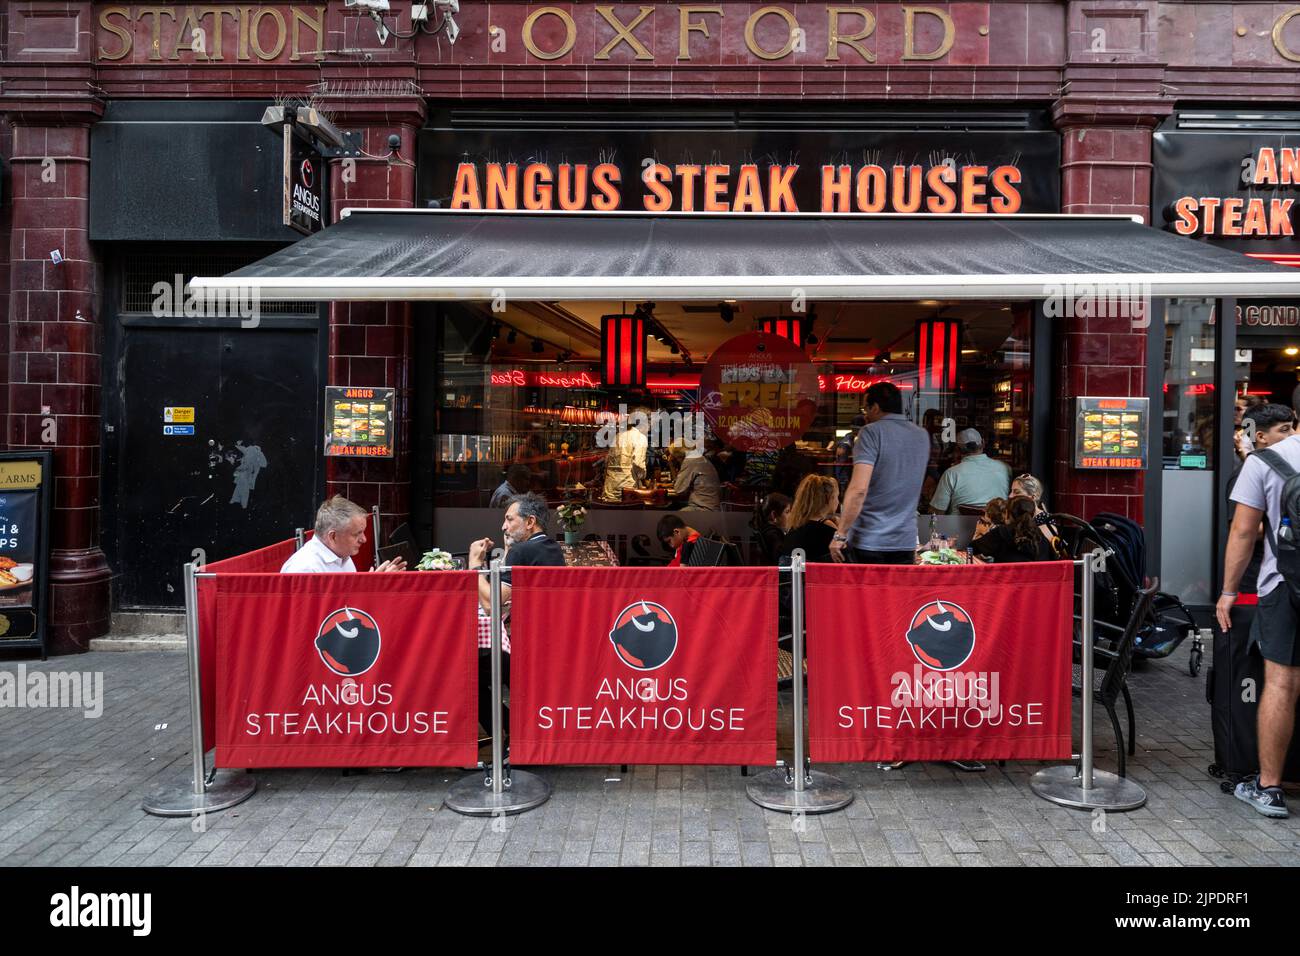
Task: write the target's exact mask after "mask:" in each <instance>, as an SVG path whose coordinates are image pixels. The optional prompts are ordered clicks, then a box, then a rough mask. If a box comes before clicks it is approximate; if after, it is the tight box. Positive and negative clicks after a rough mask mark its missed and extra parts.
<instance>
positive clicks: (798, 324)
mask: <svg viewBox="0 0 1300 956" xmlns="http://www.w3.org/2000/svg"><path fill="white" fill-rule="evenodd" d="M759 322H760V327H761V328H762V330H763V331H764V332H766V333H767V334H768V335H779V336H781V338H783V339H789V340H790V341H791V342H793V343H794V344H795V345H798V346H799V347H800V348H802V347H803V319H799V318H790V317H786V316H769V317H768V318H765V319H760V320H759Z"/></svg>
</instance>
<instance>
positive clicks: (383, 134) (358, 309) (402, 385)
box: [324, 99, 425, 535]
mask: <svg viewBox="0 0 1300 956" xmlns="http://www.w3.org/2000/svg"><path fill="white" fill-rule="evenodd" d="M324 105H325V108H326V109H327V110H328V111H329V113H330V115H331V116H332V117H333V120H334V123H335V125H337V126H338V127H340V128H341V129H345V130H349V131H353V130H356V131H360V132H361V133H362V135H363V144H362V146H363V149H364V150H365V152H366V153H368V154H370V156H369V157H361V158H359V159H357V160H355V162H348V161H346V160H334V161H332V162H331V164H330V167H331V168H330V197H331V199H330V210H331V216H332V220H331V221H337V220H338V217H339V215H340V213H341V212H342V211H343V209H345V208H347V207H348V206H358V207H410V206H413V205H414V204H415V154H416V135H417V133H418V132H419V130H420V129H421V127H423V125H424V115H425V107H424V102H423V100H419V99H412V100H410V101H400V102H393V101H381V102H376V103H372V102H357V101H343V102H330V101H329V100H326V101H325V104H324ZM393 134H396V135H398V136H400V137H401V140H402V142H401V146H400V147H399V148H398V155H397V156H395V157H391V158H390V152H391V149H390V147H389V145H388V137H389V136H391V135H393ZM329 334H330V341H329V383H330V384H331V385H365V386H376V387H385V388H394V389H396V393H395V397H396V411H395V416H394V431H395V441H396V446H395V456H394V457H393V458H391V459H350V458H331V459H330V460H329V462H328V466H327V469H326V480H327V486H328V487H327V490H328V493H329V494H341V495H343V496H345V497H347V498H349V499H351V500H352V501H355V502H356V503H357V504H359V505H360V506H361V507H363V508H365V509H366V510H367V511H368V510H370V508H371V507H373V506H374V505H379V510H380V517H381V524H382V533H383V534H384V535H388V534H389V533H390V532H391V531H392V530H393V529H394V528H396V527H397V526H398V525H400V524H402V523H404V522H406V521H408V520H410V514H411V505H410V492H411V435H410V419H411V415H410V394H411V373H410V364H411V349H412V337H411V305H410V303H407V302H389V303H383V302H339V303H335V304H333V305H331V306H330V333H329Z"/></svg>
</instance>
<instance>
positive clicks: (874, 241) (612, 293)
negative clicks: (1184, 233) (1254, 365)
mask: <svg viewBox="0 0 1300 956" xmlns="http://www.w3.org/2000/svg"><path fill="white" fill-rule="evenodd" d="M831 251H833V252H834V254H829V253H830V252H831ZM1116 284H1119V285H1121V286H1122V287H1123V288H1129V289H1136V290H1141V295H1142V296H1143V297H1144V298H1145V297H1148V296H1149V297H1155V298H1171V297H1180V298H1181V297H1188V298H1207V297H1217V296H1237V297H1247V298H1261V297H1283V296H1287V297H1296V296H1300V270H1297V269H1293V268H1289V267H1286V266H1278V265H1275V264H1273V263H1270V262H1265V261H1261V260H1258V259H1252V258H1249V257H1247V256H1244V255H1241V254H1240V253H1238V252H1233V251H1231V250H1226V249H1221V248H1217V247H1214V246H1211V245H1209V244H1207V243H1203V242H1199V241H1197V240H1194V239H1188V238H1185V237H1181V236H1175V235H1172V234H1169V233H1166V232H1162V231H1160V230H1156V229H1151V228H1149V227H1147V226H1145V225H1143V224H1142V223H1140V222H1138V221H1135V220H1134V218H1133V217H1131V216H1119V215H1055V214H1053V215H1024V216H998V215H976V214H968V215H961V216H945V215H936V214H922V215H911V214H902V215H897V214H895V215H885V214H869V213H866V214H863V213H845V214H832V215H827V214H807V215H805V214H800V213H783V214H773V215H766V214H753V215H745V216H734V215H723V214H710V213H675V214H674V213H618V212H606V213H599V212H598V213H589V214H583V213H568V212H563V213H548V212H532V211H529V212H517V211H509V212H506V211H490V212H483V211H477V210H476V211H468V210H448V209H347V210H345V211H344V214H343V217H342V218H341V219H340V220H339V221H338V222H336V223H334V224H333V225H331V226H329V227H328V228H325V229H322V230H321V231H319V232H318V233H316V234H315V235H312V236H310V237H308V238H305V239H303V240H300V241H299V242H296V243H294V244H293V245H291V246H289V247H287V248H285V249H282V250H280V251H278V252H274V253H272V254H271V255H269V256H267V257H266V258H264V259H261V260H260V261H258V262H255V263H253V264H252V265H249V266H246V267H244V268H242V269H239V270H237V271H236V272H234V273H232V274H230V275H228V276H222V277H217V276H199V277H196V278H195V279H194V280H193V282H192V283H191V286H192V288H195V289H209V288H210V289H228V288H239V289H244V290H245V291H249V290H252V289H255V290H256V291H257V294H258V295H260V297H261V299H262V300H263V301H286V300H289V301H330V300H336V299H337V300H351V301H366V300H371V301H404V300H411V301H416V300H442V301H458V300H459V301H475V302H484V301H491V300H493V299H494V298H497V297H499V296H500V294H501V293H502V292H503V291H504V292H505V294H506V295H507V296H509V297H510V299H511V300H512V301H514V302H556V301H566V300H570V301H609V300H620V299H627V300H631V301H643V300H647V299H656V298H657V299H662V300H667V301H681V302H690V301H695V302H711V303H716V302H718V301H719V300H722V301H725V300H726V299H730V298H735V299H751V300H752V299H765V300H768V301H773V302H781V301H787V300H788V297H789V294H790V290H791V289H798V290H800V291H801V292H802V294H803V297H804V299H805V300H807V301H810V302H811V301H825V300H898V299H921V298H926V299H931V298H932V299H939V300H972V299H980V300H993V299H1002V300H1009V299H1023V300H1035V299H1049V298H1059V299H1060V300H1061V301H1062V302H1065V301H1067V300H1069V301H1070V302H1071V303H1072V301H1073V297H1074V296H1078V297H1087V296H1094V297H1095V296H1096V295H1097V294H1098V288H1099V287H1108V288H1114V287H1115V286H1116Z"/></svg>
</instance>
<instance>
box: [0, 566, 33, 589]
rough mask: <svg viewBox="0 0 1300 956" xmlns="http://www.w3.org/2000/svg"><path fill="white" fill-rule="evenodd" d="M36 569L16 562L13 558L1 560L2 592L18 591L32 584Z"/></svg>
mask: <svg viewBox="0 0 1300 956" xmlns="http://www.w3.org/2000/svg"><path fill="white" fill-rule="evenodd" d="M34 572H35V567H34V566H33V565H31V564H25V563H21V562H18V561H15V560H14V559H13V558H0V591H16V590H17V589H18V588H25V587H27V586H28V585H29V584H31V583H32V575H33V573H34Z"/></svg>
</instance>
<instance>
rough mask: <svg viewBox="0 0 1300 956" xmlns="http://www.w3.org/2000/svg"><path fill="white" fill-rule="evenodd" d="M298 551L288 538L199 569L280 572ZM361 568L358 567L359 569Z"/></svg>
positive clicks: (260, 572) (259, 572)
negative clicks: (282, 566) (290, 557)
mask: <svg viewBox="0 0 1300 956" xmlns="http://www.w3.org/2000/svg"><path fill="white" fill-rule="evenodd" d="M296 550H298V546H297V543H296V542H295V541H294V539H293V538H287V539H285V540H284V541H277V542H276V543H275V544H270V545H267V546H266V547H265V548H258V549H257V550H256V551H246V552H244V553H243V554H236V555H234V556H233V557H229V558H223V559H222V560H220V561H213V562H212V563H210V564H207V565H204V566H203V567H201V568H199V570H200V571H208V572H211V573H213V574H264V573H269V572H275V571H279V570H280V567H281V565H283V564H284V562H286V561H288V560H289V556H290V555H292V554H293V553H294V552H295V551H296ZM360 566H361V565H357V567H360Z"/></svg>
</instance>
